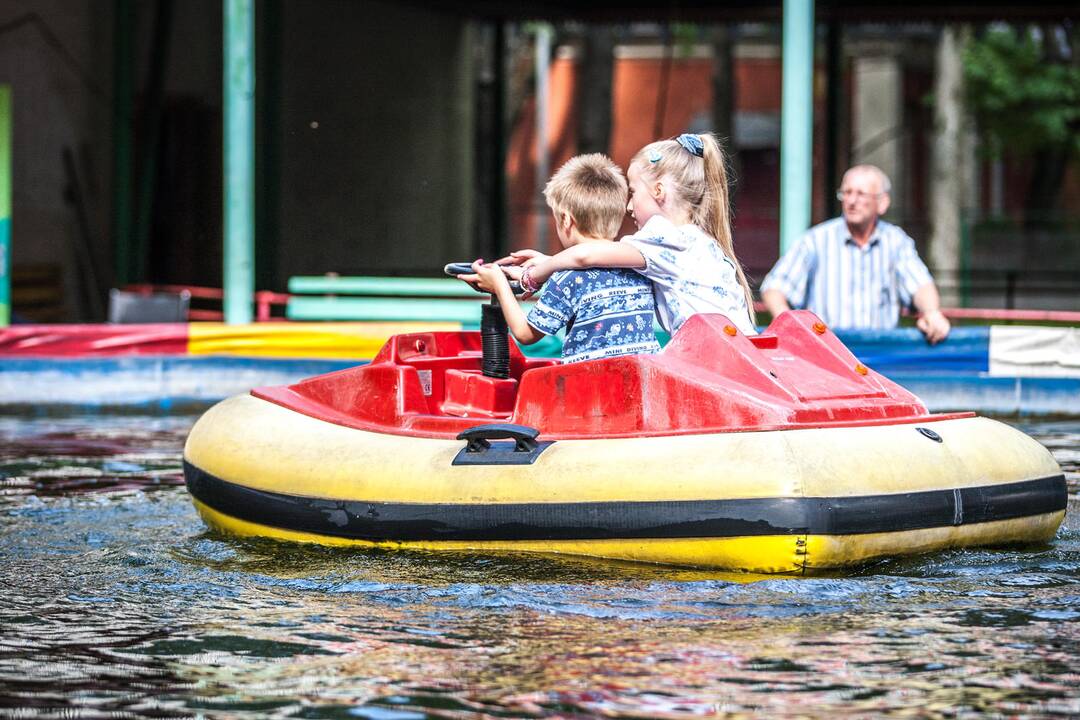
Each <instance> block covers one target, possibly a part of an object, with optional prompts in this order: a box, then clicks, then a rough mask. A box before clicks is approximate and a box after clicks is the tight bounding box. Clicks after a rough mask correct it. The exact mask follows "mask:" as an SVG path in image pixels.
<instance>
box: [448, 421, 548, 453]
mask: <svg viewBox="0 0 1080 720" xmlns="http://www.w3.org/2000/svg"><path fill="white" fill-rule="evenodd" d="M539 435H540V431H539V430H537V429H536V428H532V427H529V426H528V425H515V424H514V423H491V424H489V425H477V426H476V427H471V428H469V429H468V430H462V431H461V434H460V435H458V436H457V439H458V440H464V441H465V442H466V443H467V444H466V446H465V452H467V453H480V452H484V451H485V450H487V449H489V448H490V447H491V443H490V442H489V441H490V440H507V439H510V440H513V441H514V452H518V453H531V452H533V451H534V450H536V448H537V446H538V443H537V441H536V438H537V437H538V436H539Z"/></svg>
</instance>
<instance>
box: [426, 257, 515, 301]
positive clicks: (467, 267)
mask: <svg viewBox="0 0 1080 720" xmlns="http://www.w3.org/2000/svg"><path fill="white" fill-rule="evenodd" d="M443 272H444V273H446V274H447V275H449V276H450V277H458V276H459V275H472V274H473V269H472V263H467V262H456V263H447V264H446V265H445V266H443ZM510 289H511V290H512V291H513V292H514V294H515V295H522V294H523V293H524V292H525V291H524V290H523V289H522V287H521V283H519V282H518V281H517V280H510ZM477 292H482V291H479V290H478V291H477Z"/></svg>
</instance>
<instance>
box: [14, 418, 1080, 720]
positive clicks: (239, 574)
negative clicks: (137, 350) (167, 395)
mask: <svg viewBox="0 0 1080 720" xmlns="http://www.w3.org/2000/svg"><path fill="white" fill-rule="evenodd" d="M194 420H195V418H194V417H188V416H184V417H145V416H83V417H52V418H25V417H24V418H0V518H2V519H0V583H2V586H3V595H2V598H3V600H2V602H0V717H20V718H22V717H49V718H60V717H63V718H75V717H78V718H104V717H192V716H203V717H214V718H255V717H279V718H370V719H374V720H410V719H413V718H429V717H430V718H497V717H515V718H517V717H526V718H532V717H560V718H577V717H591V716H604V717H617V718H646V717H648V718H681V717H698V716H702V715H706V716H707V715H715V714H728V713H736V714H739V713H752V714H760V715H766V716H776V715H786V716H828V715H835V714H843V715H845V716H855V717H872V716H878V715H882V714H897V715H899V714H904V715H910V714H917V715H920V716H937V717H972V716H976V715H984V714H989V715H1007V716H1038V717H1047V716H1055V715H1060V716H1073V717H1074V716H1077V715H1080V659H1078V658H1080V522H1078V521H1077V519H1076V518H1077V512H1076V509H1077V507H1078V503H1077V499H1076V496H1077V492H1078V491H1080V420H1078V419H1067V420H1060V421H1054V422H1051V421H1042V422H1037V423H1032V424H1027V425H1023V426H1022V427H1023V429H1024V430H1025V431H1027V432H1029V433H1031V434H1033V435H1034V436H1036V437H1037V438H1039V439H1040V440H1041V441H1042V442H1043V443H1044V444H1046V445H1047V447H1049V448H1050V449H1051V451H1052V452H1053V453H1054V454H1055V456H1056V457H1057V459H1058V461H1059V462H1060V463H1061V464H1062V466H1063V467H1064V468H1065V469H1066V473H1067V477H1068V479H1069V484H1070V498H1071V503H1070V514H1069V516H1068V518H1067V519H1066V524H1065V526H1064V527H1063V529H1062V530H1061V531H1060V532H1059V534H1058V537H1057V539H1056V540H1055V541H1054V542H1053V543H1052V544H1051V545H1049V546H1040V547H1035V548H1024V549H1020V550H1018V549H1012V550H978V551H958V552H950V553H943V554H938V555H933V556H929V557H923V558H914V559H905V560H893V561H886V562H881V563H878V564H875V565H873V566H871V567H868V568H864V569H861V570H860V571H858V572H857V573H854V574H849V575H838V576H836V577H826V578H815V579H803V578H775V577H774V578H767V577H755V576H745V575H724V574H720V573H700V572H690V571H686V570H677V569H664V568H654V567H648V566H638V565H632V564H620V563H612V562H601V561H590V560H584V559H559V558H549V557H530V556H502V557H481V556H470V555H445V554H425V553H401V552H398V553H388V552H361V551H340V550H329V549H322V548H309V547H303V546H290V545H277V544H275V543H271V542H262V541H258V542H250V541H237V540H232V539H226V538H222V537H218V536H214V535H211V534H209V533H208V532H207V531H206V529H205V527H204V526H203V525H202V523H201V521H200V520H199V519H198V517H197V515H196V514H195V512H194V510H193V509H192V506H191V503H190V501H189V499H188V497H187V494H186V492H185V490H184V488H183V487H182V477H181V471H180V450H181V447H182V444H183V439H184V437H185V435H186V433H187V430H188V428H189V427H190V426H191V424H192V423H193V422H194Z"/></svg>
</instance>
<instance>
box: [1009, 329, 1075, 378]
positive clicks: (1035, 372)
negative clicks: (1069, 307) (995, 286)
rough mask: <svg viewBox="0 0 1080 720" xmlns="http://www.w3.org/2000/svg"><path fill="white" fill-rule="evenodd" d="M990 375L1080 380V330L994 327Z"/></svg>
mask: <svg viewBox="0 0 1080 720" xmlns="http://www.w3.org/2000/svg"><path fill="white" fill-rule="evenodd" d="M990 374H991V375H998V376H1014V377H1080V327H1028V326H1023V325H994V326H993V327H991V328H990Z"/></svg>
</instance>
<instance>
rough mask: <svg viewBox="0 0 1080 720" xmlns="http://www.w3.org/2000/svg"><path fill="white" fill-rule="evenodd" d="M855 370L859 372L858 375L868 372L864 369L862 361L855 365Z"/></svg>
mask: <svg viewBox="0 0 1080 720" xmlns="http://www.w3.org/2000/svg"><path fill="white" fill-rule="evenodd" d="M855 372H857V373H859V374H860V375H865V374H866V373H868V372H870V371H869V370H867V369H866V366H865V365H863V364H862V363H859V364H858V365H856V366H855Z"/></svg>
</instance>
